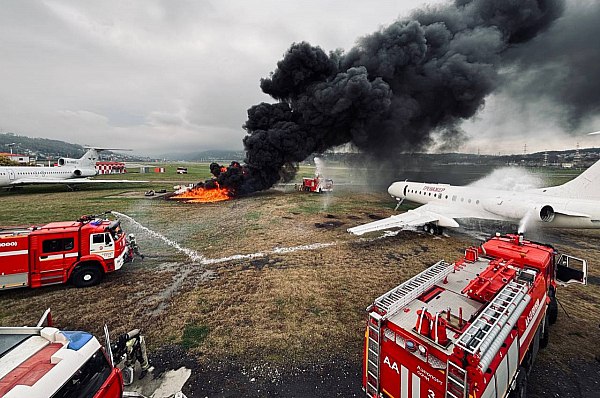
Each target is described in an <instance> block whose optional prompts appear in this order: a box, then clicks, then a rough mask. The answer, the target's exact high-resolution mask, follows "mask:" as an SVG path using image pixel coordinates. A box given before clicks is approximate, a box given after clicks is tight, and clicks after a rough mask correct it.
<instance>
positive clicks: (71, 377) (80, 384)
mask: <svg viewBox="0 0 600 398" xmlns="http://www.w3.org/2000/svg"><path fill="white" fill-rule="evenodd" d="M49 315H50V310H47V311H46V313H44V316H43V317H42V319H40V322H39V323H38V325H37V326H35V327H27V326H24V327H1V328H0V358H2V360H1V361H0V396H1V397H5V398H24V397H27V398H48V397H51V398H67V397H88V398H121V397H122V396H123V376H122V374H121V371H120V370H119V369H118V368H116V367H114V366H113V364H112V358H111V355H110V352H109V353H108V354H107V353H106V352H105V350H104V349H103V348H102V346H101V345H100V343H99V342H98V340H97V339H96V338H95V337H94V336H92V335H91V334H89V333H86V332H66V331H60V330H58V329H56V328H53V327H52V323H51V318H50V317H49ZM46 321H48V326H42V325H43V324H44V323H45V322H46ZM105 329H106V327H105ZM136 396H141V395H136Z"/></svg>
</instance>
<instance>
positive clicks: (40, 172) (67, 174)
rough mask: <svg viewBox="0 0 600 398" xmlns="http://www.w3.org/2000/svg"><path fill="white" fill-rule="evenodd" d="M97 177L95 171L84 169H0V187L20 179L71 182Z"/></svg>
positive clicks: (20, 167)
mask: <svg viewBox="0 0 600 398" xmlns="http://www.w3.org/2000/svg"><path fill="white" fill-rule="evenodd" d="M95 175H96V170H95V169H93V168H83V167H79V168H77V167H71V166H67V167H60V166H59V167H28V166H16V167H0V187H9V186H12V185H14V184H13V182H14V181H16V180H20V179H27V180H39V181H40V182H44V180H70V179H74V178H85V177H92V176H95Z"/></svg>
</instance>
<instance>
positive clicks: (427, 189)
mask: <svg viewBox="0 0 600 398" xmlns="http://www.w3.org/2000/svg"><path fill="white" fill-rule="evenodd" d="M445 190H446V188H442V187H428V186H427V185H425V188H423V191H430V192H444V191H445Z"/></svg>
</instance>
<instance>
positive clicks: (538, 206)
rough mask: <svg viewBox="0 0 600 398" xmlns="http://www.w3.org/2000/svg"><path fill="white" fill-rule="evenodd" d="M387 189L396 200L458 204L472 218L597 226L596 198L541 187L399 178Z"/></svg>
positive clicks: (599, 210) (599, 218)
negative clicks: (505, 187)
mask: <svg viewBox="0 0 600 398" xmlns="http://www.w3.org/2000/svg"><path fill="white" fill-rule="evenodd" d="M388 193H389V194H390V195H391V196H393V197H394V198H396V199H397V200H401V199H406V200H409V201H411V202H415V203H420V204H427V203H430V204H431V205H436V204H439V205H440V207H446V206H452V207H454V206H458V207H460V208H461V209H464V210H465V213H471V214H473V218H486V219H491V220H503V221H512V222H515V223H519V222H520V221H522V220H525V221H526V222H527V223H528V224H529V223H536V224H537V225H539V226H543V227H552V228H600V201H598V200H590V199H576V198H567V197H561V196H554V195H551V194H547V193H544V190H543V189H534V190H527V191H502V190H495V189H486V188H479V187H469V186H452V185H448V184H428V183H422V182H411V181H400V182H395V183H393V184H392V185H390V187H389V188H388ZM465 218H470V217H465Z"/></svg>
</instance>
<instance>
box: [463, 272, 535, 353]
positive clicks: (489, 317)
mask: <svg viewBox="0 0 600 398" xmlns="http://www.w3.org/2000/svg"><path fill="white" fill-rule="evenodd" d="M528 290H529V285H528V284H527V283H524V282H517V281H511V282H509V283H508V284H507V285H506V286H504V288H502V290H500V292H499V293H498V294H497V295H496V297H494V299H493V300H492V301H491V302H490V303H489V304H488V306H487V307H485V309H484V310H483V312H482V313H481V314H479V316H478V317H477V319H475V320H474V321H473V323H472V324H471V325H470V326H469V328H468V329H467V330H466V331H465V332H464V333H463V335H462V336H461V337H460V339H458V341H457V342H456V345H457V346H458V347H460V348H462V349H463V350H465V351H466V352H468V353H470V354H476V353H479V354H480V355H483V354H484V353H485V352H486V351H487V349H488V348H489V347H490V345H491V343H492V342H493V341H494V338H495V337H496V335H497V334H498V332H499V331H500V330H501V329H502V327H503V326H504V324H505V323H506V321H507V320H508V318H509V316H510V315H511V314H512V313H513V312H514V311H515V310H517V309H519V308H522V306H521V305H520V304H521V301H522V300H523V297H525V295H526V294H527V291H528ZM521 312H522V309H521Z"/></svg>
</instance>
